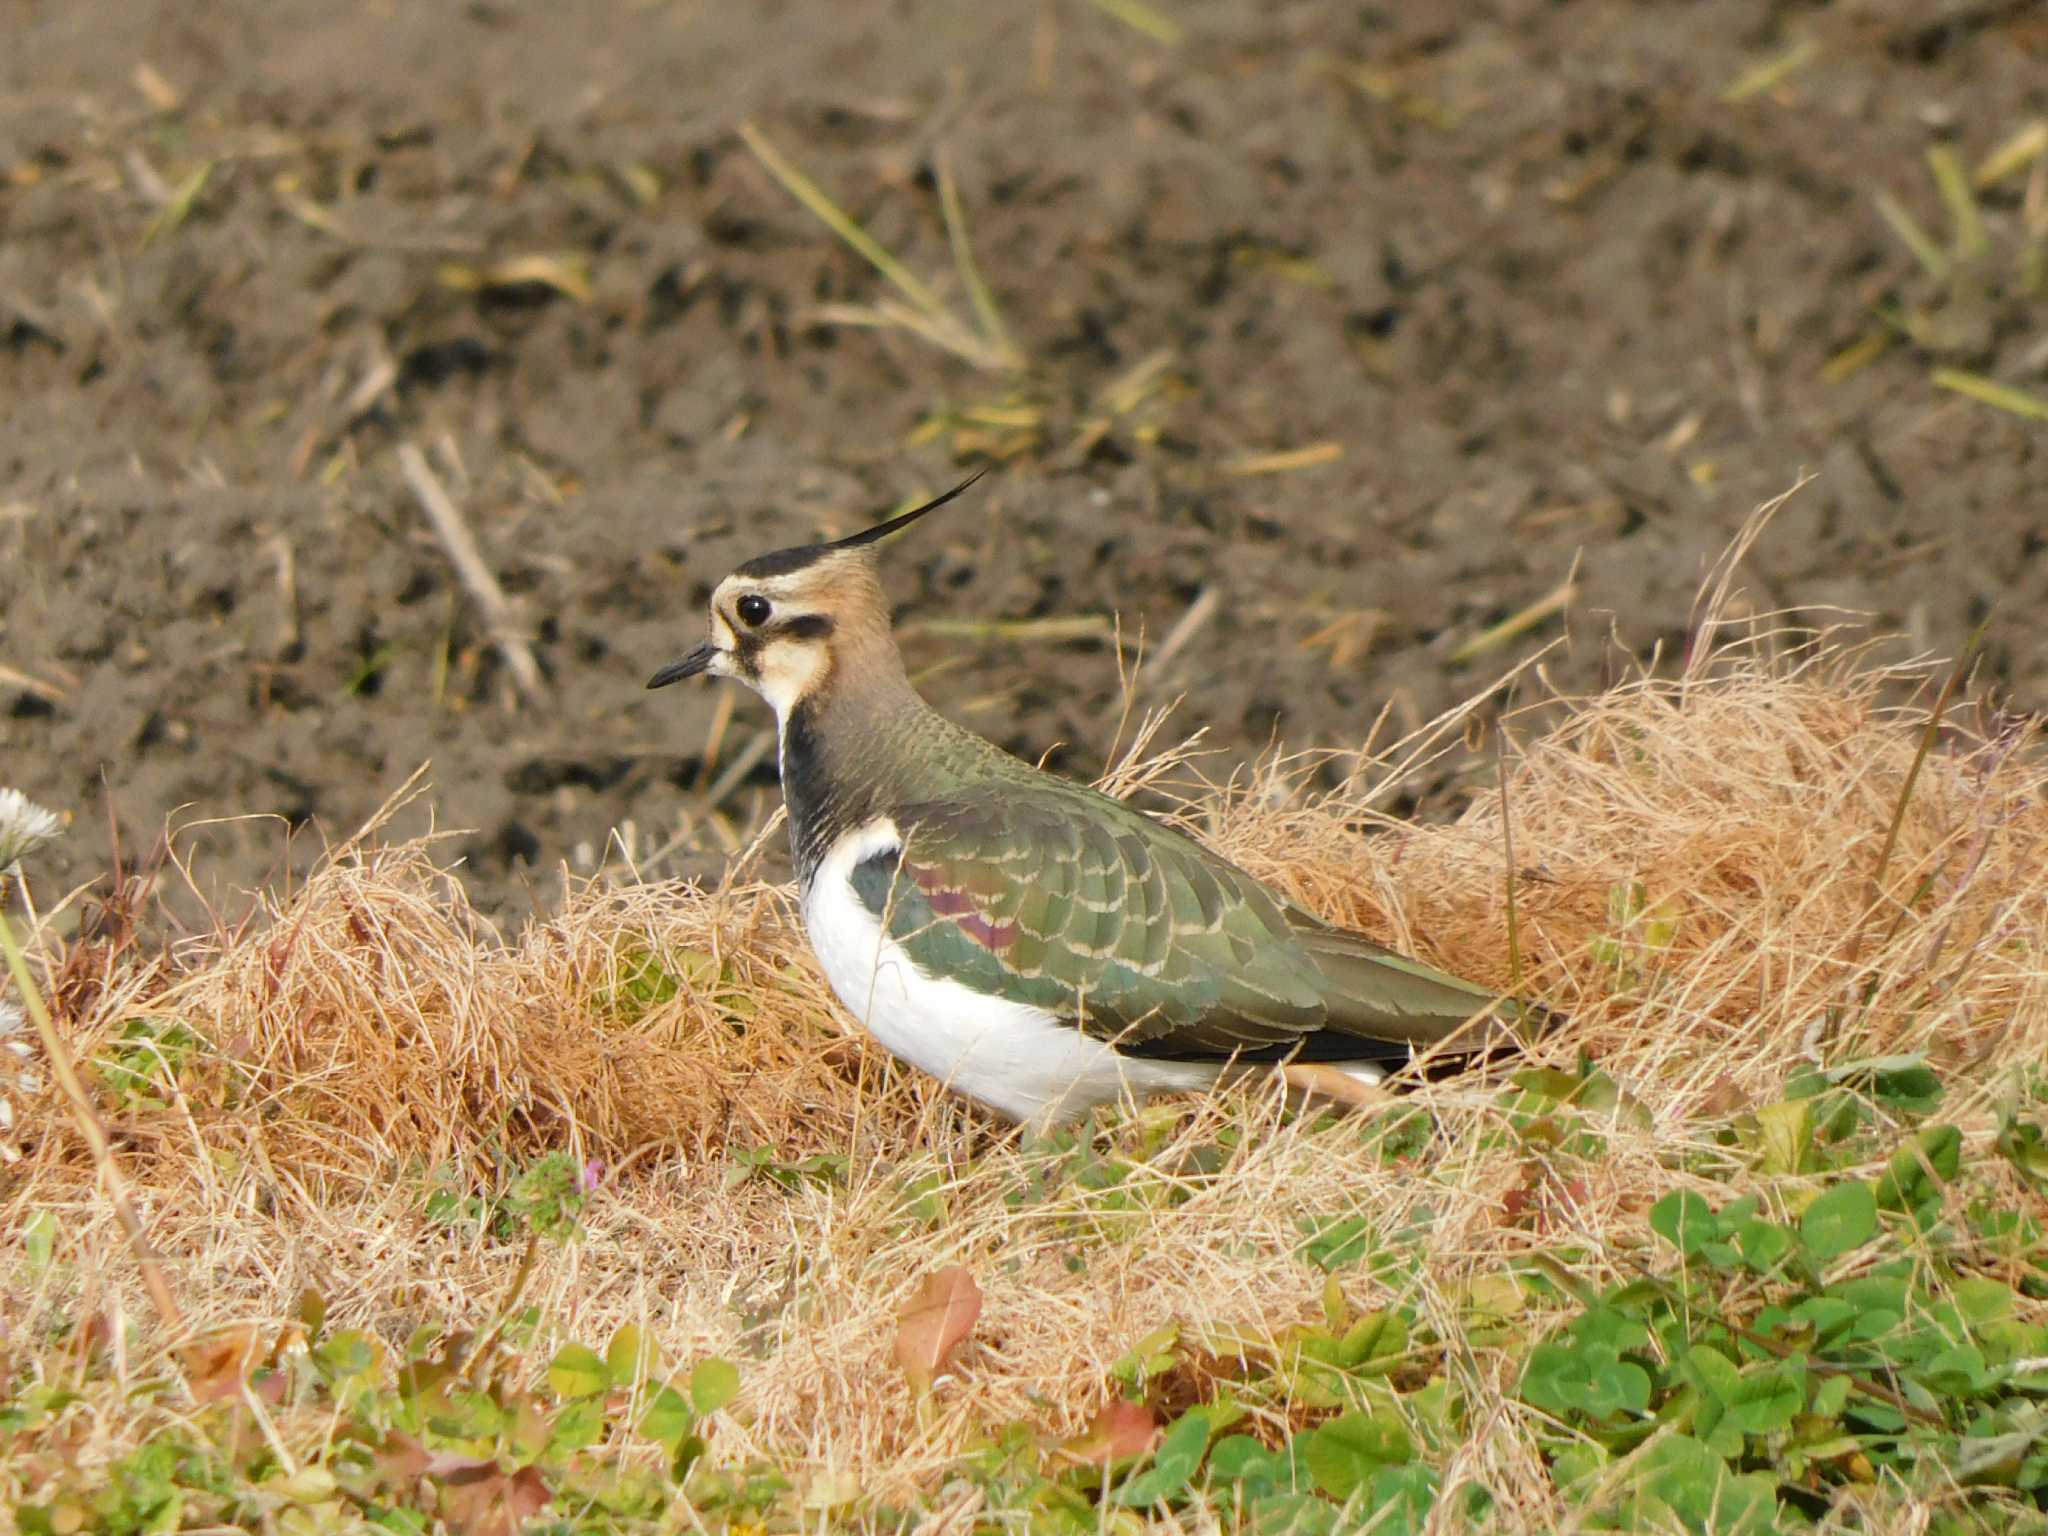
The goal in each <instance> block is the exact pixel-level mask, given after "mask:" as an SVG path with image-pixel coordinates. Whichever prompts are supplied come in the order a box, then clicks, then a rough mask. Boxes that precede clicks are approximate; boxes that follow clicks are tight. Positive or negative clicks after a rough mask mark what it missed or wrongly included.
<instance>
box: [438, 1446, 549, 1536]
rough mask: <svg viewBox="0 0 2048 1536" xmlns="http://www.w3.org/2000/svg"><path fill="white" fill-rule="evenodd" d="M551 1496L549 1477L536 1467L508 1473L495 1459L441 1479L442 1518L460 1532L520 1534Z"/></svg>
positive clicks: (462, 1534)
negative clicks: (545, 1478) (500, 1469)
mask: <svg viewBox="0 0 2048 1536" xmlns="http://www.w3.org/2000/svg"><path fill="white" fill-rule="evenodd" d="M549 1498H550V1494H549V1493H548V1485H547V1483H546V1481H545V1480H544V1479H543V1478H542V1477H541V1475H540V1473H538V1472H536V1471H535V1470H534V1469H533V1468H532V1467H521V1468H520V1469H519V1470H518V1471H517V1472H514V1473H511V1474H509V1475H508V1474H506V1473H504V1472H501V1471H499V1470H498V1466H497V1463H495V1462H489V1461H486V1462H478V1463H476V1464H474V1465H471V1466H466V1467H462V1468H459V1469H457V1470H454V1471H451V1472H449V1473H448V1474H447V1476H446V1477H444V1478H443V1479H442V1480H441V1518H442V1519H443V1520H445V1521H447V1522H448V1528H449V1529H450V1530H451V1531H453V1532H455V1533H456V1536H519V1532H520V1530H521V1529H522V1528H523V1527H524V1526H525V1524H526V1522H527V1521H528V1520H530V1519H532V1518H533V1517H534V1516H535V1515H537V1514H539V1513H540V1512H541V1511H542V1510H544V1509H546V1508H547V1507H548V1499H549Z"/></svg>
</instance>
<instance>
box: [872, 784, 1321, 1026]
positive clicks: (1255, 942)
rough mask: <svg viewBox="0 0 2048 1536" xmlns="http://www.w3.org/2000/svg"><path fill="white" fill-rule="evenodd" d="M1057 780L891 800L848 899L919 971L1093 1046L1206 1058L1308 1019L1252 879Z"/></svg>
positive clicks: (1310, 983)
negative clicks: (1055, 1022)
mask: <svg viewBox="0 0 2048 1536" xmlns="http://www.w3.org/2000/svg"><path fill="white" fill-rule="evenodd" d="M1071 788H1072V787H1070V786H1065V785H1062V786H1058V788H1057V790H1055V791H1052V792H1048V791H1046V790H1044V789H1041V788H1040V787H1038V786H1031V787H1030V788H1029V789H1026V790H1024V791H1022V792H1018V791H1012V792H1010V793H1008V794H1005V793H1002V792H999V791H996V790H993V789H992V790H988V791H981V792H977V793H975V794H973V795H970V796H963V797H961V798H958V799H952V800H946V801H937V802H932V803H928V804H922V805H915V806H910V807H906V808H905V809H904V810H902V811H901V812H899V813H898V814H897V817H896V821H897V825H898V826H899V828H901V829H902V831H903V833H904V838H905V846H904V849H903V852H902V854H901V856H900V858H899V857H898V856H897V855H895V854H884V855H880V856H878V857H876V858H874V859H871V860H869V861H868V862H867V863H866V864H863V865H861V866H860V867H858V868H857V869H856V870H855V871H854V875H853V884H854V889H855V891H856V893H857V894H858V896H859V898H860V900H861V901H862V903H863V904H864V905H865V906H866V907H867V908H868V910H869V911H871V912H873V913H874V914H876V916H878V917H879V918H881V919H882V920H883V922H884V924H885V926H886V928H887V931H888V932H889V934H890V936H891V937H892V938H894V939H895V940H896V941H897V942H898V943H900V944H902V945H903V946H904V948H905V949H906V950H907V951H908V953H909V955H910V958H911V959H912V960H913V961H914V962H915V963H916V964H917V965H918V967H919V968H920V969H922V970H925V971H927V972H930V973H933V974H937V975H943V976H946V977H949V978H951V979H953V980H956V981H959V982H961V983H962V984H964V985H966V986H968V987H971V988H973V989H974V990H976V991H979V992H985V993H989V994H992V995H996V996H1002V997H1007V998H1010V999H1013V1000H1015V1001H1018V1002H1023V1003H1028V1004H1033V1005H1036V1006H1038V1007H1042V1008H1045V1009H1048V1010H1049V1011H1051V1012H1053V1013H1055V1014H1058V1015H1060V1016H1061V1017H1066V1018H1073V1019H1076V1020H1078V1021H1079V1022H1081V1023H1082V1025H1083V1027H1084V1028H1086V1029H1087V1030H1088V1031H1089V1032H1090V1033H1091V1034H1095V1035H1098V1036H1101V1037H1103V1038H1115V1039H1119V1040H1121V1041H1123V1042H1125V1043H1140V1042H1149V1041H1159V1042H1161V1043H1166V1042H1167V1041H1169V1040H1170V1041H1171V1044H1172V1045H1173V1047H1175V1048H1176V1050H1178V1049H1180V1048H1185V1049H1186V1050H1187V1051H1188V1053H1189V1054H1193V1055H1210V1054H1214V1055H1219V1056H1220V1055H1227V1054H1229V1053H1230V1052H1232V1051H1234V1050H1241V1049H1252V1050H1258V1049H1262V1048H1266V1047H1273V1046H1282V1045H1285V1044H1287V1043H1289V1042H1292V1041H1294V1040H1296V1039H1298V1038H1299V1037H1300V1036H1302V1035H1303V1034H1305V1033H1308V1032H1311V1031H1314V1030H1316V1029H1318V1028H1320V1027H1321V1026H1322V1024H1323V1023H1324V1021H1325V1017H1326V1011H1327V1010H1326V1007H1325V1002H1324V998H1323V990H1324V979H1323V977H1322V974H1321V970H1320V968H1319V966H1318V965H1317V963H1316V962H1315V961H1314V960H1313V959H1312V958H1311V957H1310V956H1309V954H1308V953H1307V951H1306V950H1305V949H1304V948H1303V946H1302V945H1301V943H1300V941H1299V938H1298V936H1297V934H1296V932H1295V930H1294V928H1293V926H1292V924H1291V923H1290V922H1289V919H1288V916H1287V914H1286V913H1285V912H1284V910H1283V909H1282V908H1281V907H1280V905H1279V904H1278V903H1277V902H1275V901H1274V900H1273V898H1272V897H1271V896H1269V895H1268V894H1267V893H1266V892H1265V891H1264V890H1263V889H1262V888H1261V887H1260V886H1259V885H1258V884H1257V882H1255V881H1253V880H1252V879H1251V878H1250V877H1249V876H1248V875H1246V874H1244V873H1243V872H1242V871H1240V870H1237V869H1234V868H1233V867H1231V866H1230V865H1228V864H1226V863H1223V862H1222V861H1220V860H1218V859H1215V858H1214V857H1213V856H1212V855H1210V854H1209V853H1207V852H1206V851H1205V850H1204V849H1202V848H1201V847H1200V846H1199V845H1198V844H1196V843H1194V842H1192V841H1191V840H1189V839H1187V838H1185V837H1183V836H1181V835H1180V834H1179V833H1177V832H1175V831H1173V830H1172V829H1171V828H1168V827H1166V826H1164V825H1162V824H1161V823H1159V822H1156V821H1153V820H1151V819H1150V818H1148V817H1146V816H1144V815H1142V814H1140V813H1139V812H1137V811H1134V810H1132V809H1131V808H1130V807H1128V806H1125V805H1123V804H1121V803H1119V802H1117V801H1114V800H1110V799H1107V798H1105V797H1102V796H1098V795H1094V794H1092V793H1090V792H1086V791H1078V790H1074V791H1073V792H1069V791H1070V789H1071Z"/></svg>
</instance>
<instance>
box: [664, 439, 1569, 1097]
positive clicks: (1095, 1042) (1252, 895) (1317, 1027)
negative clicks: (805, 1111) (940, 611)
mask: <svg viewBox="0 0 2048 1536" xmlns="http://www.w3.org/2000/svg"><path fill="white" fill-rule="evenodd" d="M974 478H979V476H976V477H974ZM972 483H973V480H972V479H970V480H968V481H966V482H964V483H963V484H961V485H959V486H956V487H955V488H954V489H953V490H951V491H948V492H947V493H946V494H945V495H943V496H940V497H938V498H937V499H936V500H934V501H930V502H927V503H926V504H925V505H923V506H920V507H917V508H915V509H914V510H912V511H909V512H905V513H903V514H902V515H901V516H900V517H896V518H894V519H892V520H890V521H888V522H885V523H882V524H879V525H878V526H875V527H871V528H868V529H866V530H864V531H862V532H859V533H856V534H853V535H852V536H851V537H848V538H843V539H840V540H838V541H836V542H833V543H818V544H809V545H804V546H800V547H797V548H792V549H783V550H777V551H776V552H774V553H772V554H766V555H762V556H760V557H758V558H757V559H753V560H749V561H748V562H747V563H746V564H744V565H742V566H740V567H739V568H738V569H737V570H735V571H734V572H733V573H732V574H731V575H730V576H728V577H726V578H725V579H724V580H723V581H722V582H720V583H719V584H718V587H717V590H716V591H714V592H713V593H712V595H711V622H710V638H709V639H707V640H706V641H705V642H704V644H702V645H700V646H698V647H697V648H696V649H695V650H693V651H691V652H690V653H689V654H688V655H687V656H684V657H683V658H682V659H681V660H679V661H676V662H674V663H672V664H670V665H669V666H666V667H663V668H662V669H661V670H660V671H659V672H657V673H655V674H654V676H653V677H652V678H651V679H649V681H648V684H647V686H648V687H649V688H663V687H666V686H668V685H669V684H671V683H675V682H680V681H681V680H682V679H684V678H688V677H695V676H698V675H699V674H708V675H710V676H713V677H727V678H732V679H734V680H736V681H738V682H742V683H745V684H746V685H747V686H748V687H750V688H752V689H754V690H755V691H756V692H758V693H759V694H760V695H761V696H762V697H763V698H765V699H766V700H767V701H768V703H769V704H770V705H771V706H772V707H773V708H774V710H775V721H776V730H777V736H778V740H779V743H780V749H781V770H782V793H783V799H784V801H785V802H786V804H787V806H788V811H789V828H790V839H791V843H792V846H793V849H794V852H795V856H796V872H797V878H798V882H799V886H800V890H801V897H802V912H803V922H804V929H805V932H806V934H807V936H808V937H809V940H810V944H811V948H812V950H813V952H814V953H815V954H816V955H817V958H818V963H819V965H820V966H821V967H822V968H823V969H824V972H825V975H826V977H827V978H828V979H829V980H830V982H831V984H832V989H833V991H834V992H835V993H836V994H837V995H838V997H839V1000H840V1001H841V1002H842V1003H843V1004H845V1006H846V1008H847V1010H848V1011H849V1012H850V1013H851V1014H852V1015H853V1017H854V1018H855V1019H856V1020H857V1021H858V1022H859V1023H860V1024H861V1025H862V1026H864V1027H865V1028H866V1029H867V1031H868V1032H869V1033H870V1034H872V1035H873V1036H874V1038H875V1039H876V1040H878V1041H879V1042H880V1043H881V1044H882V1045H883V1046H884V1047H885V1048H886V1049H887V1050H888V1051H890V1052H891V1053H892V1054H893V1055H895V1056H897V1057H899V1058H900V1059H902V1060H904V1061H907V1062H909V1063H910V1064H911V1065H913V1066H915V1067H917V1068H919V1069H921V1070H922V1071H925V1072H928V1073H930V1074H932V1075H933V1076H934V1077H937V1078H939V1079H941V1080H942V1081H943V1082H945V1083H947V1084H948V1085H950V1086H951V1087H952V1088H953V1089H954V1090H956V1091H958V1092H960V1093H963V1094H965V1095H966V1096H967V1097H969V1098H971V1099H974V1100H976V1101H978V1102H979V1103H981V1104H984V1105H986V1106H987V1107H989V1108H990V1109H993V1110H995V1111H997V1112H998V1113H1000V1114H1002V1115H1005V1116H1007V1117H1009V1118H1010V1119H1012V1120H1015V1121H1021V1122H1025V1123H1027V1124H1030V1125H1032V1126H1035V1127H1038V1128H1041V1129H1042V1128H1046V1127H1050V1126H1053V1125H1057V1124H1060V1123H1062V1122H1065V1121H1069V1120H1074V1119H1078V1118H1080V1117H1082V1116H1083V1115H1085V1114H1086V1113H1087V1112H1089V1111H1090V1110H1092V1109H1094V1108H1096V1107H1098V1106H1100V1105H1103V1104H1105V1103H1108V1102H1110V1101H1112V1100H1115V1099H1117V1098H1118V1097H1120V1096H1121V1095H1123V1094H1125V1093H1126V1092H1128V1093H1130V1094H1131V1095H1133V1096H1134V1097H1135V1098H1138V1099H1144V1098H1147V1097H1149V1096H1151V1095H1153V1094H1156V1093H1161V1092H1170V1091H1179V1090H1189V1089H1204V1088H1208V1087H1211V1086H1213V1085H1215V1084H1216V1083H1217V1082H1218V1081H1219V1080H1220V1079H1223V1078H1224V1077H1226V1076H1236V1075H1238V1074H1242V1073H1250V1072H1270V1071H1272V1070H1274V1069H1275V1068H1279V1069H1281V1070H1283V1071H1286V1072H1288V1073H1289V1075H1290V1082H1291V1084H1293V1085H1294V1086H1296V1087H1297V1088H1300V1087H1304V1086H1306V1087H1311V1088H1313V1087H1314V1086H1315V1085H1318V1084H1320V1085H1322V1086H1323V1087H1324V1089H1325V1091H1328V1089H1329V1088H1330V1087H1331V1086H1332V1085H1337V1087H1338V1091H1336V1092H1335V1093H1332V1094H1331V1095H1330V1096H1331V1097H1335V1098H1339V1099H1341V1098H1344V1097H1345V1096H1346V1095H1345V1093H1344V1092H1343V1091H1342V1085H1343V1084H1358V1083H1371V1082H1374V1081H1377V1080H1378V1078H1379V1077H1380V1076H1381V1075H1382V1074H1383V1073H1384V1072H1385V1071H1387V1070H1388V1069H1390V1068H1395V1067H1399V1066H1401V1065H1404V1064H1406V1063H1407V1062H1409V1061H1410V1059H1411V1058H1412V1056H1413V1055H1414V1054H1415V1053H1417V1052H1419V1051H1422V1050H1425V1049H1427V1048H1429V1047H1431V1046H1437V1045H1441V1046H1443V1047H1444V1050H1445V1052H1446V1053H1449V1054H1450V1055H1452V1056H1453V1057H1465V1056H1469V1055H1470V1054H1472V1053H1475V1052H1491V1051H1493V1050H1495V1049H1497V1048H1500V1047H1503V1046H1507V1045H1511V1044H1514V1043H1517V1042H1518V1040H1519V1029H1518V1021H1526V1022H1527V1024H1528V1025H1530V1026H1532V1027H1534V1026H1540V1025H1541V1024H1542V1023H1543V1022H1545V1021H1546V1020H1547V1019H1548V1018H1549V1015H1547V1014H1546V1013H1545V1012H1544V1010H1542V1009H1540V1008H1537V1007H1534V1006H1532V1005H1522V1004H1518V1003H1514V1002H1512V1001H1509V1000H1506V999H1504V998H1502V997H1501V995H1500V994H1499V993H1497V992H1494V991H1492V990H1490V989H1488V988H1485V987H1480V986H1475V985H1473V984H1472V983H1470V982H1466V981H1463V980H1460V979H1459V978H1458V977H1456V976H1452V975H1449V974H1447V973H1446V972H1444V971H1441V970H1437V969H1435V968H1433V967H1431V966H1428V965H1425V964H1423V963H1421V962H1420V961H1417V960H1413V959H1410V958H1408V957H1407V956H1405V955H1401V954H1397V953H1395V952H1394V951H1392V950H1390V949H1387V948H1385V947H1384V946H1382V945H1379V944H1376V943H1374V942H1373V941H1372V940H1370V939H1368V938H1366V937H1364V936H1363V935H1362V934H1358V933H1354V932H1351V931H1349V930H1347V929H1343V928H1339V927H1334V926H1332V925H1331V924H1329V923H1326V922H1324V921H1322V920H1321V919H1319V918H1317V917H1315V916H1314V915H1312V914H1311V913H1308V912H1306V911H1304V910H1302V909H1301V908H1300V907H1298V906H1296V905H1294V904H1293V903H1291V902H1289V901H1288V900H1287V899H1286V898H1284V897H1282V896H1280V895H1279V894H1277V893H1276V892H1274V891H1272V890H1271V889H1269V888H1268V887H1266V886H1265V885H1263V884H1261V883H1260V882H1259V881H1257V880H1255V879H1253V878H1252V876H1250V875H1249V874H1247V873H1245V872H1244V871H1243V870H1241V869H1239V868H1237V867H1236V866H1235V865H1233V864H1231V863H1230V862H1229V861H1228V860H1226V859H1224V858H1222V857H1220V856H1219V855H1217V854H1216V853H1214V852H1212V851H1210V850H1209V849H1208V848H1205V847H1204V846H1202V845H1201V844H1200V843H1198V842H1196V841H1195V840H1194V839H1193V838H1191V837H1189V836H1187V835H1185V834H1184V833H1182V832H1180V831H1178V830H1177V829H1175V828H1174V827H1171V826H1169V825H1167V824H1166V823H1164V822H1162V821H1159V820H1156V819H1154V818H1153V817H1151V816H1149V815H1147V814H1145V813H1144V812H1142V811H1140V810H1138V809H1137V808H1135V807H1133V806H1130V805H1127V804H1125V803H1123V802H1122V801H1119V800H1116V799H1113V798H1111V797H1110V796H1108V795H1104V794H1102V793H1100V792H1098V791H1096V790H1094V789H1091V788H1088V787H1087V786H1085V785H1081V784H1076V783H1073V782H1071V781H1068V780H1065V779H1060V778H1056V777H1054V776H1053V775H1051V774H1048V773H1045V772H1042V771H1041V770H1039V769H1037V768H1034V767H1032V766H1031V765H1030V764H1028V763H1025V762H1023V761H1020V760H1019V759H1017V758H1015V757H1012V756H1010V755H1009V754H1008V753H1006V752H1004V751H1003V750H1002V749H1001V748H999V747H997V746H996V745H995V744H994V743H993V742H990V741H986V740H984V739H983V738H981V737H980V736H977V735H975V734H974V733H973V732H971V731H969V730H966V729H964V728H963V727H961V726H959V725H956V724H954V723H953V722H952V721H950V720H947V719H946V718H945V717H943V716H942V715H940V714H939V713H937V712H936V711H935V710H933V709H932V708H931V706H930V705H928V704H926V703H925V701H924V699H923V698H921V697H920V696H919V695H918V693H917V691H916V689H915V688H913V687H912V686H911V682H910V679H909V677H908V676H907V675H906V674H905V672H904V668H903V659H902V656H901V655H900V654H899V653H898V651H897V648H896V642H895V639H894V637H893V636H892V635H891V634H890V628H889V606H888V603H887V600H886V599H885V598H884V596H883V592H882V586H881V582H880V580H879V578H878V576H877V573H876V564H877V546H878V544H879V543H880V542H881V540H883V539H884V538H886V537H887V536H888V535H890V534H893V533H895V532H897V531H898V530H900V529H902V528H904V527H906V526H908V525H909V524H910V523H913V522H915V521H916V520H917V519H918V518H921V517H923V516H925V515H926V514H927V513H929V512H932V511H934V510H935V509H937V508H938V507H941V506H944V505H945V504H946V503H947V502H949V501H951V500H952V499H953V498H954V497H955V496H958V495H959V494H960V493H961V492H962V491H964V490H965V489H966V488H967V486H968V485H970V484H972Z"/></svg>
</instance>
